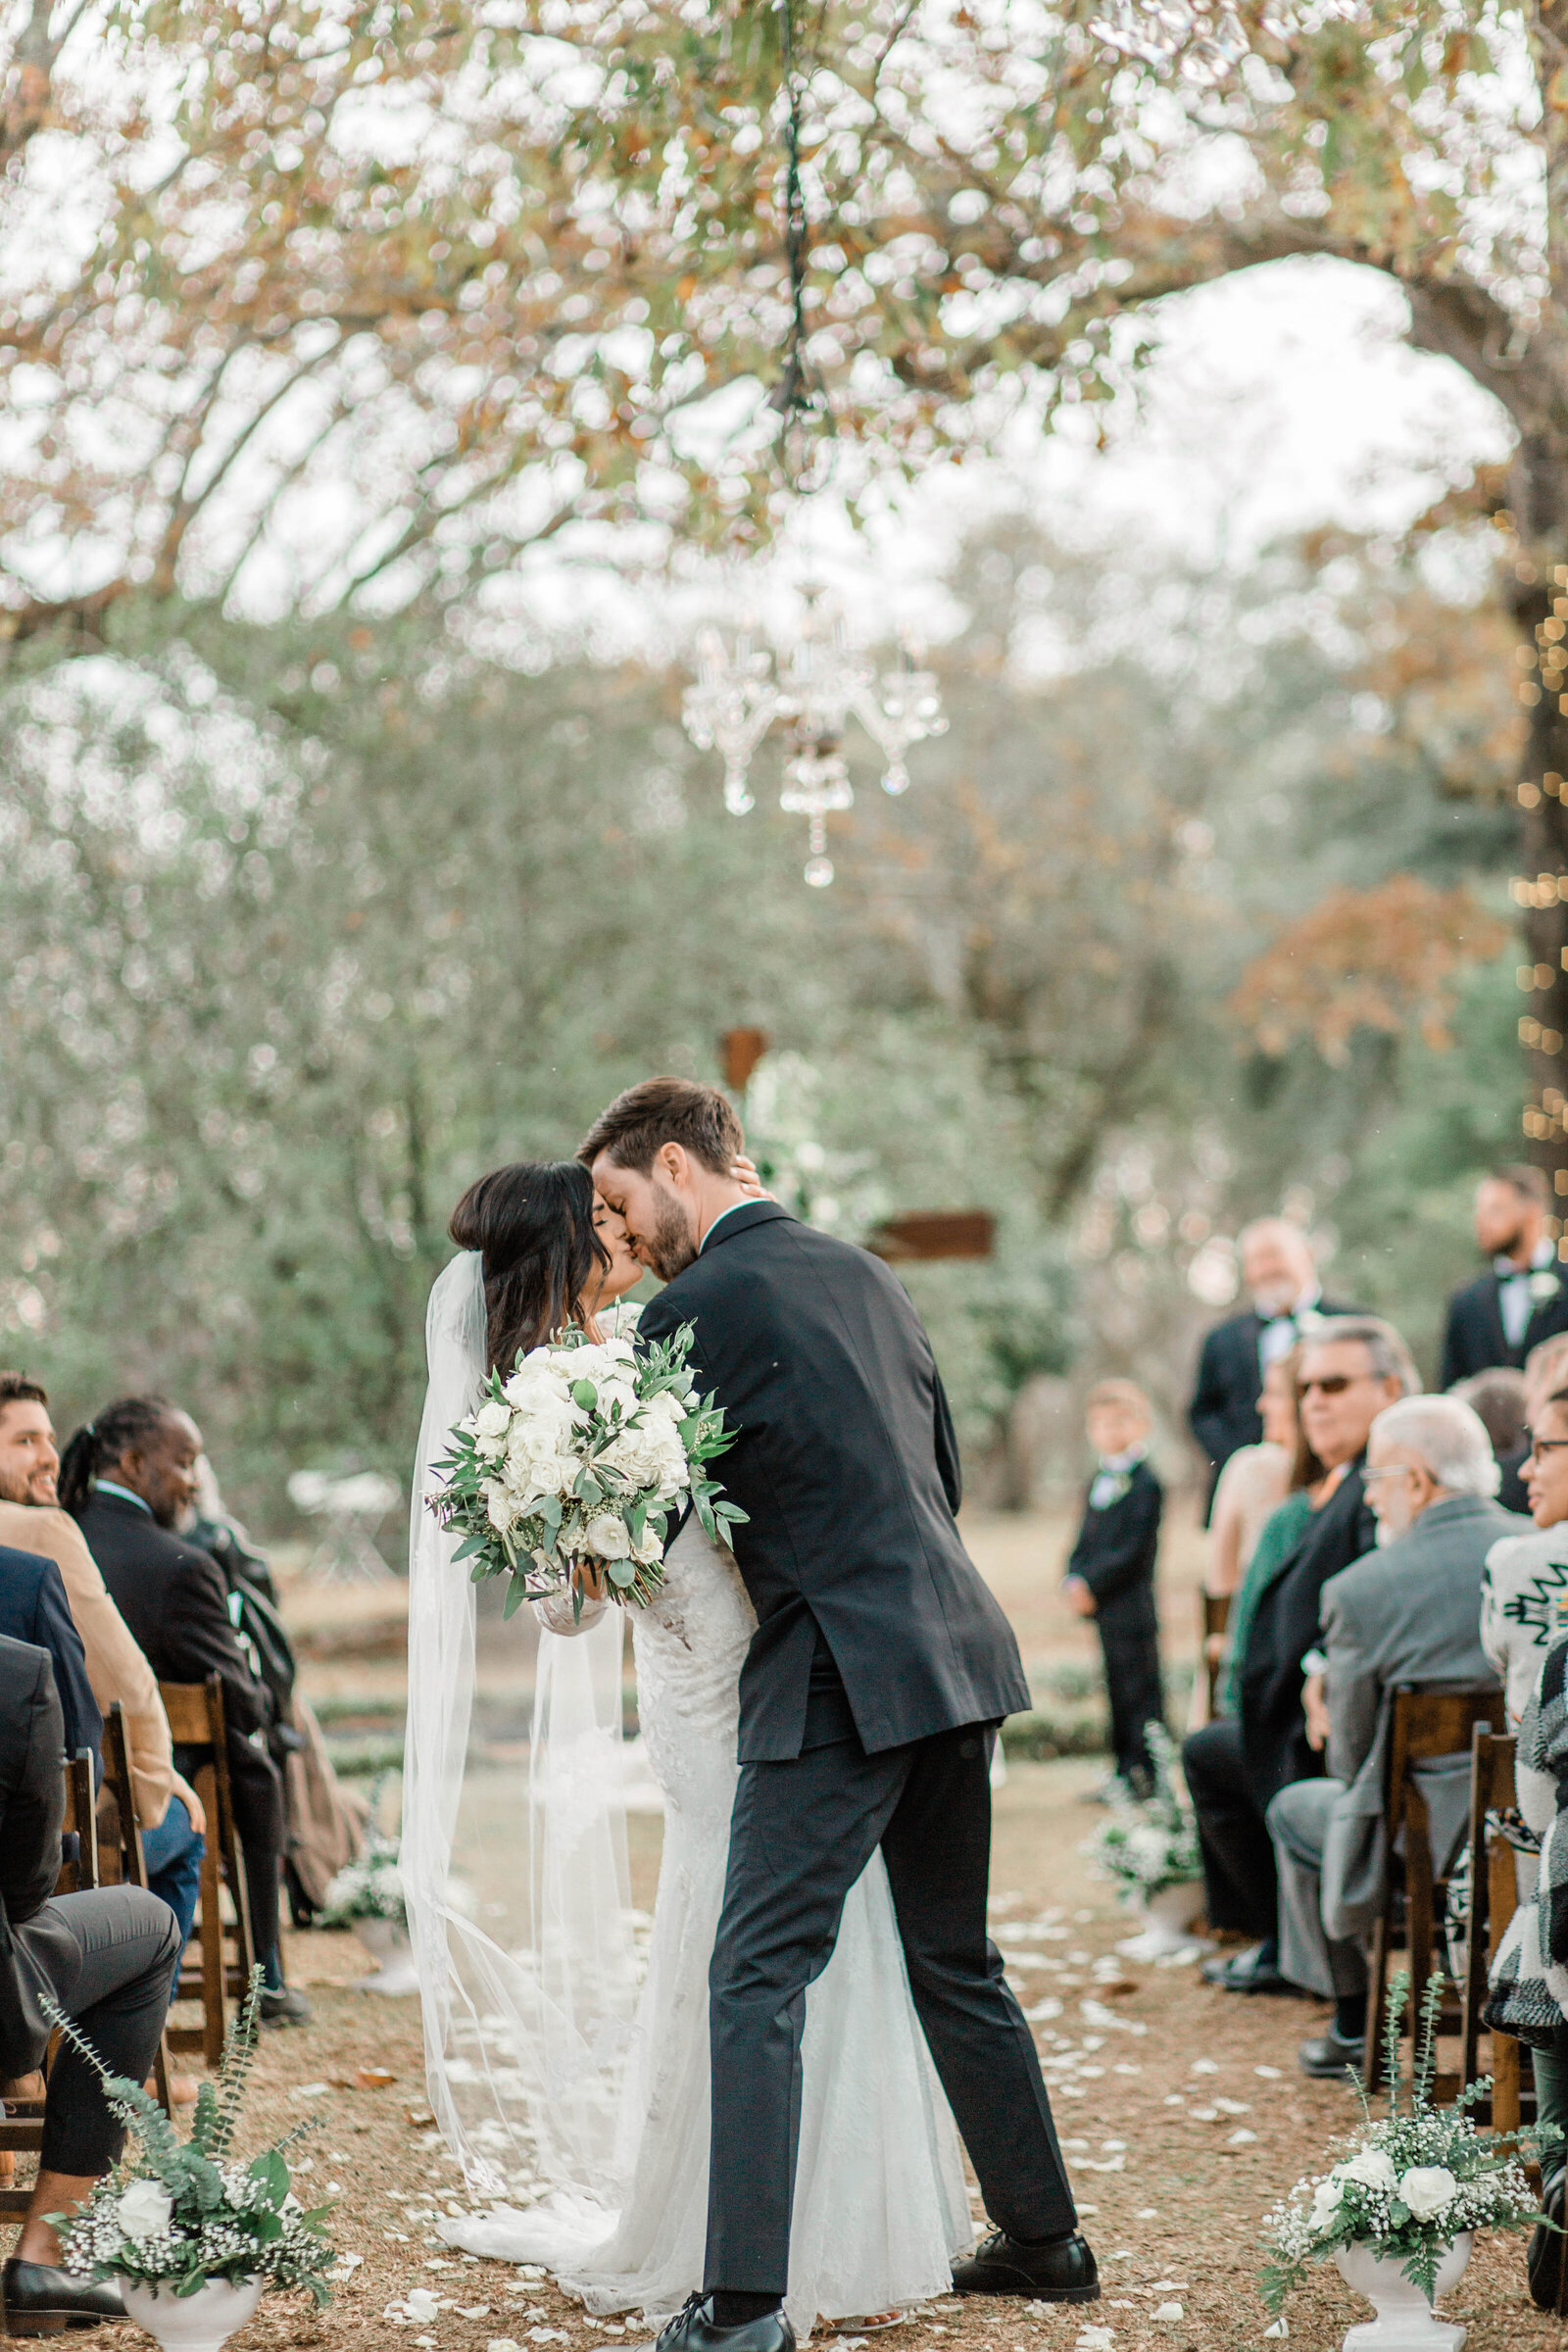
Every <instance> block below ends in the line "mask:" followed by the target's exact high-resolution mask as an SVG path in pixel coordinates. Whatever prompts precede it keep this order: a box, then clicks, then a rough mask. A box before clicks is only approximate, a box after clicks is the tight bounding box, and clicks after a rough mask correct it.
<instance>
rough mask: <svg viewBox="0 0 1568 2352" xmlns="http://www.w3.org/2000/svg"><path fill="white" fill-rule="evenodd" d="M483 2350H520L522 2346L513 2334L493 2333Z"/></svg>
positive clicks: (502, 2351)
mask: <svg viewBox="0 0 1568 2352" xmlns="http://www.w3.org/2000/svg"><path fill="white" fill-rule="evenodd" d="M484 2352H522V2346H521V2345H520V2344H519V2343H518V2341H517V2339H516V2337H515V2335H493V2336H492V2337H491V2338H490V2341H489V2342H488V2343H487V2344H486V2346H485V2348H484Z"/></svg>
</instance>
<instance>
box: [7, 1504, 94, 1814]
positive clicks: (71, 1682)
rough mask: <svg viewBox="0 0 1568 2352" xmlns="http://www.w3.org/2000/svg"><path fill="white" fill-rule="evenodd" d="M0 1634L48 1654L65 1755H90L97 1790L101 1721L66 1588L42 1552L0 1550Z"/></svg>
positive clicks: (58, 1573)
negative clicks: (85, 1750) (85, 1752)
mask: <svg viewBox="0 0 1568 2352" xmlns="http://www.w3.org/2000/svg"><path fill="white" fill-rule="evenodd" d="M0 1634H4V1635H6V1636H7V1638H8V1639H9V1640H10V1641H12V1642H30V1643H31V1645H32V1646H33V1648H35V1649H45V1650H47V1651H48V1653H49V1663H50V1665H51V1666H52V1668H53V1669H54V1678H55V1690H56V1692H57V1693H58V1695H59V1699H60V1715H61V1721H62V1724H63V1726H64V1733H65V1752H66V1753H67V1754H69V1755H75V1753H76V1752H77V1750H78V1749H79V1748H83V1747H85V1748H90V1749H91V1751H92V1777H93V1784H94V1786H95V1787H96V1785H97V1783H98V1781H99V1779H100V1777H101V1776H102V1772H103V1758H102V1755H101V1753H100V1743H101V1741H102V1740H103V1736H104V1719H103V1717H102V1716H101V1715H100V1714H99V1712H98V1707H97V1703H96V1701H95V1700H94V1698H93V1694H92V1685H91V1684H90V1683H89V1682H88V1680H87V1659H86V1655H85V1653H84V1651H83V1649H82V1646H81V1636H80V1635H79V1634H78V1633H77V1631H76V1629H75V1627H74V1626H73V1624H72V1622H71V1608H70V1604H69V1603H68V1601H67V1599H66V1588H65V1586H64V1585H63V1584H62V1582H61V1580H60V1571H59V1569H58V1568H57V1567H56V1566H55V1564H54V1562H53V1560H50V1559H45V1558H44V1557H43V1555H42V1553H41V1552H36V1551H13V1550H12V1549H11V1547H10V1546H9V1545H6V1546H5V1547H3V1548H0Z"/></svg>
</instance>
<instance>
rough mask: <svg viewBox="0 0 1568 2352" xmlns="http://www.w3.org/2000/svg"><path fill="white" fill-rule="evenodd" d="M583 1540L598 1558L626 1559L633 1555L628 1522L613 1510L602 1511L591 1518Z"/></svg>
mask: <svg viewBox="0 0 1568 2352" xmlns="http://www.w3.org/2000/svg"><path fill="white" fill-rule="evenodd" d="M582 1540H583V1542H584V1543H585V1544H587V1546H588V1548H589V1550H590V1551H591V1552H592V1553H593V1555H594V1557H595V1558H596V1559H600V1560H624V1559H628V1558H629V1557H630V1556H631V1537H630V1535H629V1534H628V1533H627V1529H626V1522H625V1520H624V1519H620V1518H617V1517H616V1515H615V1513H614V1512H613V1511H601V1512H600V1514H599V1516H598V1518H597V1519H590V1520H589V1522H588V1525H587V1527H586V1528H585V1529H584V1531H583V1539H582Z"/></svg>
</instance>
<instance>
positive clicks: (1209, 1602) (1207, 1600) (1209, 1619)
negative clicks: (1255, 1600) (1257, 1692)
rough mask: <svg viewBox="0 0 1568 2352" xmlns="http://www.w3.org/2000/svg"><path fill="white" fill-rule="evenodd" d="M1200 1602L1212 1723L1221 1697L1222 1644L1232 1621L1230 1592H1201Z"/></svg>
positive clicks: (1209, 1717)
mask: <svg viewBox="0 0 1568 2352" xmlns="http://www.w3.org/2000/svg"><path fill="white" fill-rule="evenodd" d="M1199 1601H1200V1604H1201V1609H1202V1617H1203V1638H1202V1649H1201V1653H1200V1654H1201V1659H1202V1671H1203V1673H1204V1674H1206V1675H1207V1677H1208V1721H1209V1722H1210V1723H1212V1722H1213V1720H1214V1712H1215V1706H1216V1703H1217V1700H1218V1697H1219V1678H1220V1672H1221V1669H1222V1667H1223V1665H1224V1652H1223V1650H1222V1649H1221V1647H1220V1642H1221V1641H1222V1639H1223V1636H1224V1633H1225V1629H1226V1627H1227V1626H1228V1625H1229V1624H1230V1621H1231V1595H1230V1593H1200V1594H1199Z"/></svg>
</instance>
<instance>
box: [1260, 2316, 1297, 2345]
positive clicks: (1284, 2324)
mask: <svg viewBox="0 0 1568 2352" xmlns="http://www.w3.org/2000/svg"><path fill="white" fill-rule="evenodd" d="M1290 2332H1291V2324H1290V2322H1289V2320H1276V2321H1275V2323H1274V2325H1273V2327H1265V2328H1264V2330H1263V2333H1264V2335H1265V2336H1266V2337H1268V2338H1269V2339H1271V2340H1272V2341H1273V2342H1275V2343H1283V2342H1284V2340H1285V2338H1286V2337H1287V2336H1288V2335H1289V2334H1290Z"/></svg>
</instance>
